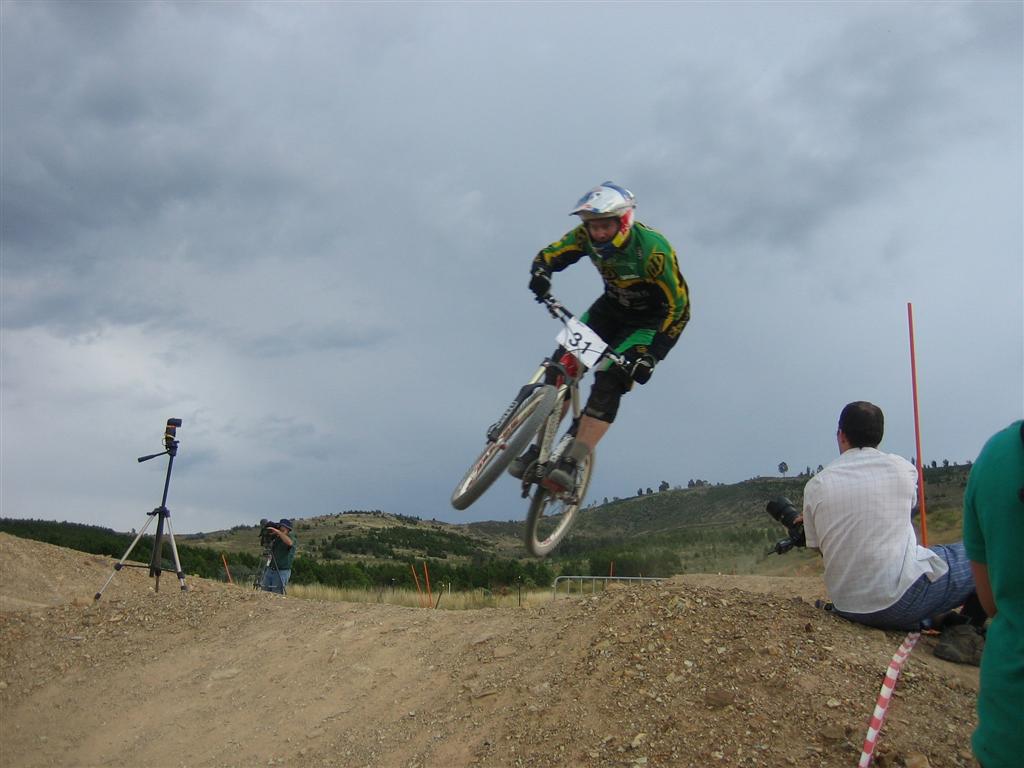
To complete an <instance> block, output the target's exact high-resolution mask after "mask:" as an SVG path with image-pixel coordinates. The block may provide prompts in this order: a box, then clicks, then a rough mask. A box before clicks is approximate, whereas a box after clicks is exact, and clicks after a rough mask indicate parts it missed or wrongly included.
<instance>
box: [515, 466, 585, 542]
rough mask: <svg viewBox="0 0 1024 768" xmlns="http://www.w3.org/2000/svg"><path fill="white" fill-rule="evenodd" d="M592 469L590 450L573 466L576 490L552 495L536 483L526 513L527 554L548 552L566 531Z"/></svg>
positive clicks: (583, 495) (574, 514)
mask: <svg viewBox="0 0 1024 768" xmlns="http://www.w3.org/2000/svg"><path fill="white" fill-rule="evenodd" d="M593 471H594V452H593V451H591V452H590V455H589V456H587V458H585V459H584V460H583V461H581V462H580V463H579V465H578V466H577V468H576V490H575V491H573V493H572V494H561V493H560V494H558V495H552V493H551V492H550V491H548V490H547V489H546V488H544V487H542V486H540V485H538V486H537V490H536V491H534V492H533V498H532V499H531V501H530V511H529V513H528V514H527V516H526V549H527V550H528V551H529V553H530V554H531V555H533V556H535V557H544V556H545V555H547V554H549V553H550V552H551V550H553V549H554V548H555V547H557V546H558V543H559V542H560V541H561V540H562V539H563V538H564V537H565V534H567V533H568V532H569V529H570V528H571V527H572V524H573V523H574V522H575V521H576V513H577V512H579V509H580V505H581V504H583V499H585V498H586V496H587V488H589V487H590V476H591V474H592V473H593Z"/></svg>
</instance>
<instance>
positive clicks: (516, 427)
mask: <svg viewBox="0 0 1024 768" xmlns="http://www.w3.org/2000/svg"><path fill="white" fill-rule="evenodd" d="M556 398H557V391H556V389H555V388H554V387H553V386H551V385H549V384H548V385H544V386H541V387H538V388H537V389H535V390H534V391H533V392H531V393H530V394H529V395H528V396H527V398H526V399H525V400H524V401H523V403H522V404H521V405H520V406H519V407H518V408H517V409H516V411H515V413H514V414H513V415H512V417H511V418H510V419H509V420H508V423H507V424H506V425H505V426H504V427H503V428H502V430H501V432H499V433H498V436H497V439H495V440H493V441H491V442H489V443H487V446H486V447H485V448H484V450H483V451H482V452H481V453H480V456H479V457H477V460H476V461H475V462H473V465H472V466H471V467H470V468H469V471H468V472H466V475H465V477H463V478H462V481H461V482H460V483H459V484H458V486H456V488H455V492H454V493H453V494H452V506H453V507H455V509H466V507H468V506H469V505H470V504H472V503H473V502H474V501H476V500H477V499H478V498H480V496H481V495H482V494H483V492H484V491H486V490H487V489H488V488H490V487H491V484H492V483H493V482H494V481H495V480H497V479H498V477H499V475H501V473H502V472H504V471H505V468H506V467H508V465H509V464H511V463H512V459H514V458H516V456H518V455H519V454H521V453H522V452H523V451H525V450H526V447H527V446H528V445H529V444H530V440H532V439H533V436H534V435H536V434H537V431H538V430H539V429H540V427H541V425H542V424H543V423H544V420H545V419H546V418H547V417H548V414H550V413H551V409H552V408H554V407H555V400H556Z"/></svg>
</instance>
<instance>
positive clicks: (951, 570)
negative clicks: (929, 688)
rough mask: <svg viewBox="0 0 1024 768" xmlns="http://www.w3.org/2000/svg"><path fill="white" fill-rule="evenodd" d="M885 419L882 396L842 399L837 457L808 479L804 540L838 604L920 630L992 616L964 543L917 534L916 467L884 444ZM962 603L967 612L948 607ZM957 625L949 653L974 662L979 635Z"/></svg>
mask: <svg viewBox="0 0 1024 768" xmlns="http://www.w3.org/2000/svg"><path fill="white" fill-rule="evenodd" d="M883 428H884V419H883V415H882V410H881V409H880V408H879V407H878V406H876V405H873V404H872V403H867V402H862V401H859V402H854V403H850V404H849V405H847V406H846V407H845V408H843V411H842V413H841V414H840V416H839V428H838V430H837V431H836V441H837V442H838V444H839V453H840V455H839V458H838V459H836V460H835V461H833V462H832V463H830V464H829V465H828V466H827V467H825V469H823V470H822V471H821V472H819V473H818V474H817V475H815V476H814V477H813V478H811V479H810V480H809V481H808V482H807V485H806V487H805V488H804V509H803V519H802V522H803V526H804V533H805V535H806V544H807V546H808V547H810V548H812V549H816V550H818V551H820V553H821V556H822V558H823V559H824V565H825V586H826V587H827V589H828V593H829V597H830V598H831V600H832V603H833V605H834V610H835V612H836V613H838V614H839V615H840V616H843V617H844V618H846V619H849V620H851V621H856V622H858V623H860V624H867V625H869V626H873V627H879V628H881V629H890V630H906V631H913V630H918V629H921V628H922V627H926V626H932V625H933V622H935V623H942V621H944V620H945V621H948V622H949V623H954V622H958V623H961V624H964V623H966V621H967V619H968V618H969V619H970V621H971V624H973V625H975V626H976V627H979V628H980V627H982V626H983V625H984V623H985V618H986V617H985V613H984V611H983V610H982V609H981V603H980V602H979V601H978V598H977V595H976V594H975V588H974V578H973V576H972V574H971V566H970V562H969V561H968V559H967V555H966V553H965V551H964V545H963V544H962V543H956V544H950V545H946V546H943V545H941V544H940V545H934V546H931V547H927V548H926V547H922V546H920V545H919V544H918V543H917V534H916V533H915V531H914V527H913V525H912V523H911V509H912V508H913V506H914V502H915V500H916V497H917V492H916V489H917V470H916V469H915V467H914V465H913V464H911V463H910V462H909V461H907V460H906V459H904V458H902V457H900V456H896V455H893V454H889V453H882V452H881V451H879V450H878V447H877V446H878V444H879V443H880V442H881V441H882V433H883ZM797 522H800V521H799V520H798V521H797ZM961 605H964V606H965V610H964V614H965V615H964V616H954V615H952V614H949V613H948V612H950V611H952V610H953V609H955V608H957V607H959V606H961ZM947 614H948V615H947ZM965 628H966V627H965ZM943 634H944V635H945V633H943ZM954 634H955V635H959V637H958V638H957V640H958V641H959V643H960V644H961V645H963V647H962V648H960V649H955V648H954V649H952V650H953V651H954V653H953V655H956V656H958V658H952V655H943V658H949V659H950V660H952V661H961V662H965V663H973V664H977V663H978V662H977V658H978V657H979V656H980V646H981V643H982V642H983V641H982V639H981V637H980V635H979V634H978V633H977V632H968V633H966V634H962V633H954ZM950 639H952V638H950ZM940 645H941V643H940ZM936 655H941V654H940V653H939V652H937V653H936Z"/></svg>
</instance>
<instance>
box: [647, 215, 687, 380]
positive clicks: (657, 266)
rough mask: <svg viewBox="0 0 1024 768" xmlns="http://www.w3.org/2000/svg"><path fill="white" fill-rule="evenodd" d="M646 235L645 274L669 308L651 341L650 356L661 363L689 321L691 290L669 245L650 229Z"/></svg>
mask: <svg viewBox="0 0 1024 768" xmlns="http://www.w3.org/2000/svg"><path fill="white" fill-rule="evenodd" d="M647 233H648V234H649V235H650V236H652V237H649V239H650V241H651V246H650V251H649V252H648V255H647V258H646V262H647V263H646V269H647V274H649V275H652V277H653V279H654V282H655V284H656V285H657V286H658V287H659V288H660V289H661V291H662V292H663V293H664V294H665V301H666V306H667V308H668V311H667V312H666V315H665V319H664V321H663V322H662V324H661V327H659V328H658V330H657V333H656V334H655V336H654V340H653V341H652V342H651V353H652V354H653V355H654V356H655V357H657V358H658V359H659V360H662V359H664V358H665V355H667V354H668V352H669V350H670V349H672V347H673V346H674V345H675V343H676V342H677V341H678V340H679V334H681V333H682V332H683V329H684V328H685V327H686V324H687V323H688V322H690V290H689V288H688V287H687V285H686V280H685V279H684V278H683V275H682V273H681V272H680V271H679V260H678V259H677V258H676V252H675V250H674V249H673V248H672V246H671V245H670V244H669V242H668V241H667V240H666V239H665V238H664V237H662V236H661V235H660V234H658V233H656V232H654V231H653V230H647ZM652 273H653V274H652Z"/></svg>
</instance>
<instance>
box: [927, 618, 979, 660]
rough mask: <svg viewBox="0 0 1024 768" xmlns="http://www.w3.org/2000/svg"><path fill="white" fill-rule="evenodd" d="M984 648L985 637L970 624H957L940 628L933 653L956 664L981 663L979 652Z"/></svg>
mask: <svg viewBox="0 0 1024 768" xmlns="http://www.w3.org/2000/svg"><path fill="white" fill-rule="evenodd" d="M983 650H985V638H984V637H983V636H982V634H981V633H980V632H979V631H978V630H977V629H976V628H975V627H973V626H971V625H970V624H957V625H954V626H951V627H947V628H945V629H943V630H942V634H941V635H939V642H938V645H936V646H935V650H934V651H933V653H934V654H935V655H936V656H938V657H939V658H940V659H945V660H946V661H953V662H956V663H957V664H970V665H972V666H975V667H976V666H978V665H979V664H981V652H982V651H983Z"/></svg>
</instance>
